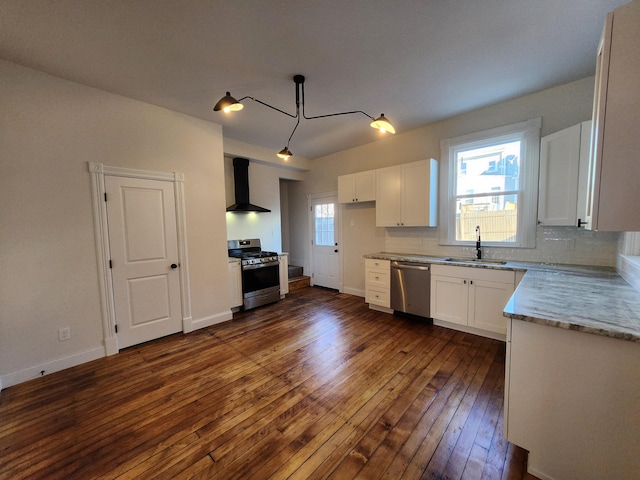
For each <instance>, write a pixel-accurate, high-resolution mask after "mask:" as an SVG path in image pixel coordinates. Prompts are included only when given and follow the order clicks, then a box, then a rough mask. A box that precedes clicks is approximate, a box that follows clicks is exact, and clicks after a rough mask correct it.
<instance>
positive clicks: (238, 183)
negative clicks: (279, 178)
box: [227, 157, 271, 213]
mask: <svg viewBox="0 0 640 480" xmlns="http://www.w3.org/2000/svg"><path fill="white" fill-rule="evenodd" d="M233 186H234V190H235V195H236V203H234V204H233V205H231V206H229V207H227V212H238V213H248V212H258V213H261V212H270V211H271V210H269V209H268V208H263V207H259V206H258V205H254V204H253V203H250V202H249V160H248V159H246V158H240V157H236V158H234V159H233Z"/></svg>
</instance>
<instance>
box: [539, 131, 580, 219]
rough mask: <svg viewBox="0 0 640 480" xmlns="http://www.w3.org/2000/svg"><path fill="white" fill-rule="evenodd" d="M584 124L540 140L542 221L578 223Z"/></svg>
mask: <svg viewBox="0 0 640 480" xmlns="http://www.w3.org/2000/svg"><path fill="white" fill-rule="evenodd" d="M580 133H581V126H580V124H578V125H574V126H572V127H569V128H565V129H564V130H561V131H559V132H556V133H552V134H551V135H547V136H546V137H543V138H542V139H541V140H540V184H539V187H540V188H539V196H538V223H540V224H542V225H565V226H574V225H576V224H577V221H578V220H577V215H576V212H577V202H578V174H579V166H580Z"/></svg>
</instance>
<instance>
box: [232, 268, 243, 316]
mask: <svg viewBox="0 0 640 480" xmlns="http://www.w3.org/2000/svg"><path fill="white" fill-rule="evenodd" d="M241 268H242V267H241V266H240V261H234V260H232V261H230V262H229V308H237V307H241V306H242V271H241Z"/></svg>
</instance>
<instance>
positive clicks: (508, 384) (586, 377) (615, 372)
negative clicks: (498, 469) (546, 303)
mask: <svg viewBox="0 0 640 480" xmlns="http://www.w3.org/2000/svg"><path fill="white" fill-rule="evenodd" d="M569 310H570V309H569ZM569 310H568V312H567V313H568V315H570V314H571V312H570V311H569ZM509 322H510V328H509V336H508V338H507V352H506V362H505V369H506V377H505V403H504V406H505V408H504V430H505V437H506V439H507V440H508V441H509V442H511V443H513V444H515V445H518V446H519V447H522V448H524V449H525V450H528V451H529V455H528V460H527V470H528V472H529V473H530V474H532V475H535V476H536V477H538V478H550V479H551V478H553V479H568V480H600V479H605V478H607V479H609V478H611V479H613V478H615V479H637V478H640V456H639V455H638V452H639V451H640V437H639V436H638V432H639V431H640V413H639V411H638V392H640V344H638V343H636V342H630V341H627V340H621V339H616V338H610V337H606V336H602V335H594V334H592V333H585V332H580V331H574V330H568V329H564V328H556V327H553V326H547V325H539V324H536V323H530V322H526V321H522V320H516V319H509Z"/></svg>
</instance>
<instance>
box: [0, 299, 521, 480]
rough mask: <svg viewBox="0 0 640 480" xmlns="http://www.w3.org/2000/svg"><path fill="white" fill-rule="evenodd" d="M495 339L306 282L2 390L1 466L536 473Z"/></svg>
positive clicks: (54, 474) (197, 474) (96, 474)
mask: <svg viewBox="0 0 640 480" xmlns="http://www.w3.org/2000/svg"><path fill="white" fill-rule="evenodd" d="M504 355H505V345H504V343H502V342H498V341H494V340H489V339H485V338H482V337H477V336H474V335H469V334H464V333H460V332H455V331H452V330H448V329H445V328H440V327H434V326H430V325H427V324H426V323H425V322H419V321H415V320H409V319H404V318H399V317H395V316H392V315H386V314H382V313H378V312H375V311H372V310H369V309H368V307H367V306H366V304H365V303H364V301H363V299H362V298H359V297H354V296H350V295H344V294H339V293H337V292H333V291H329V290H324V289H319V288H312V287H309V288H304V289H300V290H297V291H294V292H292V293H291V294H290V295H288V296H287V298H286V299H285V300H284V301H281V302H279V303H277V304H274V305H271V306H267V307H263V308H259V309H256V310H253V311H249V312H243V313H240V314H236V316H235V318H234V320H233V321H231V322H227V323H224V324H221V325H217V326H214V327H210V328H206V329H202V330H199V331H196V332H193V333H190V334H187V335H182V334H179V335H173V336H171V337H167V338H163V339H159V340H156V341H154V342H150V343H147V344H144V345H139V346H136V347H132V348H129V349H127V350H124V351H122V352H120V353H119V354H117V355H114V356H110V357H106V358H102V359H99V360H96V361H93V362H90V363H86V364H83V365H80V366H78V367H74V368H71V369H68V370H65V371H62V372H58V373H54V374H51V375H48V376H45V377H42V378H39V379H37V380H33V381H30V382H26V383H23V384H21V385H16V386H13V387H10V388H8V389H5V390H3V391H2V392H0V478H2V479H23V478H24V479H26V478H28V479H39V478H43V479H44V478H46V479H56V478H60V479H70V478H77V479H92V478H105V479H106V478H166V479H174V478H201V479H214V478H215V479H232V478H243V479H252V480H255V479H263V478H264V479H266V478H274V479H285V478H290V479H308V478H313V479H315V478H332V479H351V478H363V479H373V478H384V479H399V478H406V479H419V478H423V479H432V480H445V479H458V478H465V479H472V478H477V479H523V478H533V477H530V476H528V475H527V474H526V473H524V471H525V461H526V452H524V451H523V450H521V449H519V448H517V447H514V446H513V445H511V444H509V443H508V442H506V440H505V439H504V438H503V436H502V427H503V423H502V418H503V411H502V407H503V391H504Z"/></svg>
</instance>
